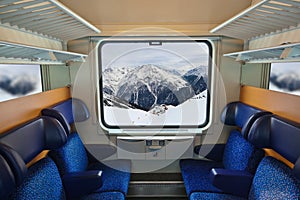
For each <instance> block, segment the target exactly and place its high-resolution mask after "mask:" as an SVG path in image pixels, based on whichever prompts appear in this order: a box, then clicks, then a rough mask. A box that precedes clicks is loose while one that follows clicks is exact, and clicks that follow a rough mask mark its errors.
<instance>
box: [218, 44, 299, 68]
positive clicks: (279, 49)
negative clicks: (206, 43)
mask: <svg viewBox="0 0 300 200" xmlns="http://www.w3.org/2000/svg"><path fill="white" fill-rule="evenodd" d="M224 56H227V57H231V58H235V59H236V61H243V62H247V63H271V62H283V61H300V43H295V44H286V45H281V46H276V47H271V48H263V49H256V50H249V51H241V52H235V53H228V54H224Z"/></svg>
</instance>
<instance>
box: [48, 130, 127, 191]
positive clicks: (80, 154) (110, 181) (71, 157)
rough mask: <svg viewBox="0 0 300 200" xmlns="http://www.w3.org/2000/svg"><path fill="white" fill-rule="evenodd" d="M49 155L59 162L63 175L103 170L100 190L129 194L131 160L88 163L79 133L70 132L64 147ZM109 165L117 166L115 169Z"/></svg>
mask: <svg viewBox="0 0 300 200" xmlns="http://www.w3.org/2000/svg"><path fill="white" fill-rule="evenodd" d="M49 155H50V156H51V158H53V160H54V161H55V162H56V163H57V166H58V168H59V170H60V173H61V175H62V176H64V175H65V174H67V173H70V172H80V171H85V170H101V171H103V173H102V184H103V185H102V187H101V188H100V189H99V190H98V191H99V192H103V191H120V192H122V193H123V194H124V195H126V194H127V191H128V185H129V181H130V166H131V163H130V161H127V160H112V161H110V163H108V165H105V164H102V163H100V162H94V163H88V157H87V154H86V151H85V148H84V145H83V143H82V141H81V139H80V137H79V135H78V134H77V133H72V134H70V135H69V137H68V142H67V143H66V144H65V145H64V146H63V147H62V148H60V149H57V150H53V151H51V152H50V153H49ZM109 166H112V167H115V169H114V168H112V167H109ZM116 169H118V170H116Z"/></svg>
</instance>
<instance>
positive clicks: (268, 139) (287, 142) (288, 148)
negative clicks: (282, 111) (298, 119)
mask: <svg viewBox="0 0 300 200" xmlns="http://www.w3.org/2000/svg"><path fill="white" fill-rule="evenodd" d="M248 140H249V141H250V142H251V143H252V144H254V145H256V146H257V147H260V148H272V149H273V150H275V151H276V152H277V153H279V154H280V155H282V156H283V157H284V158H286V159H287V160H289V161H290V162H292V163H294V164H295V163H296V161H297V159H298V158H299V156H300V148H299V141H300V124H297V123H295V122H292V121H290V120H287V119H283V118H280V117H278V116H276V115H265V116H262V117H260V118H259V119H257V120H256V121H255V122H254V124H253V125H252V127H251V129H250V131H249V135H248Z"/></svg>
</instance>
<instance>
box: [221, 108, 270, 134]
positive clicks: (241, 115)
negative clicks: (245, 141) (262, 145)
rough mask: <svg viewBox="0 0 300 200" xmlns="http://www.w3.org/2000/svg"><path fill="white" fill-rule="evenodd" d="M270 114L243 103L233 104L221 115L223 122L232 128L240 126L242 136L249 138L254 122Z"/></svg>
mask: <svg viewBox="0 0 300 200" xmlns="http://www.w3.org/2000/svg"><path fill="white" fill-rule="evenodd" d="M266 114H270V112H267V111H264V110H261V109H259V108H255V107H253V106H249V105H247V104H244V103H242V102H231V103H229V104H227V105H226V106H225V108H224V109H223V111H222V113H221V121H222V122H223V123H224V124H226V125H230V126H238V127H239V128H241V129H242V131H241V133H242V135H243V136H244V137H245V138H247V137H248V132H249V129H250V127H251V125H252V124H253V122H254V121H255V120H256V119H257V118H258V117H260V116H263V115H266Z"/></svg>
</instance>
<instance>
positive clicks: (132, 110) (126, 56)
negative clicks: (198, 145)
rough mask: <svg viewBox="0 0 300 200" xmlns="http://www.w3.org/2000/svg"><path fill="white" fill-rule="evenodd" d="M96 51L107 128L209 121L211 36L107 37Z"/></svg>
mask: <svg viewBox="0 0 300 200" xmlns="http://www.w3.org/2000/svg"><path fill="white" fill-rule="evenodd" d="M98 52H99V55H98V56H99V71H100V77H101V78H100V90H101V92H100V98H101V99H100V101H101V103H100V105H101V112H102V113H101V117H102V119H101V122H102V124H103V125H104V126H105V127H106V128H120V127H126V128H134V127H148V128H156V127H164V128H175V127H192V128H199V127H204V126H205V125H206V124H207V123H208V120H209V119H208V118H209V117H208V116H209V110H210V101H209V90H210V79H211V62H210V59H211V55H212V47H211V45H210V43H209V42H208V41H197V42H189V41H158V42H155V41H122V42H118V41H114V42H112V41H107V42H103V43H102V44H100V46H99V50H98ZM183 116H184V117H183Z"/></svg>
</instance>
